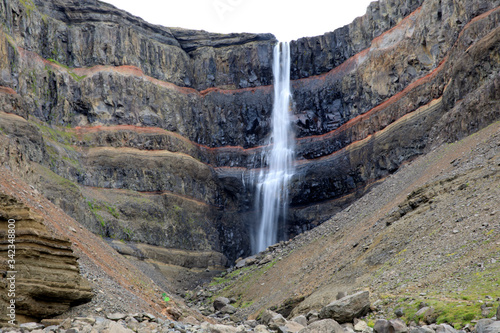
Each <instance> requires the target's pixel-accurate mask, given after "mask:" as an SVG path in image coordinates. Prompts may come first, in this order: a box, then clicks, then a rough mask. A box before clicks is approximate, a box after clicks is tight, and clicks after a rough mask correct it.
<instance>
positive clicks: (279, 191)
mask: <svg viewBox="0 0 500 333" xmlns="http://www.w3.org/2000/svg"><path fill="white" fill-rule="evenodd" d="M273 56H274V58H273V75H274V104H273V114H272V132H271V137H270V139H269V140H270V141H269V144H270V145H269V147H270V148H269V149H267V150H266V151H265V152H264V154H265V156H263V159H262V160H263V161H267V165H268V167H267V168H262V169H261V171H260V173H259V176H258V181H257V188H256V203H257V206H256V207H257V211H258V213H259V215H260V216H259V217H260V218H259V220H258V222H257V225H256V226H255V230H254V233H253V237H252V251H253V252H254V253H257V252H260V251H263V250H265V249H266V248H267V247H268V246H269V245H271V244H274V243H276V242H277V241H278V239H279V235H278V233H279V229H280V226H281V227H283V226H284V222H285V220H286V213H287V208H288V207H287V206H288V181H289V180H290V178H291V176H292V174H293V166H292V164H293V155H294V153H293V146H294V138H293V132H292V130H291V119H290V109H291V107H290V102H291V91H290V45H289V43H288V42H280V43H278V44H277V45H276V46H275V47H274V54H273ZM283 236H284V235H283Z"/></svg>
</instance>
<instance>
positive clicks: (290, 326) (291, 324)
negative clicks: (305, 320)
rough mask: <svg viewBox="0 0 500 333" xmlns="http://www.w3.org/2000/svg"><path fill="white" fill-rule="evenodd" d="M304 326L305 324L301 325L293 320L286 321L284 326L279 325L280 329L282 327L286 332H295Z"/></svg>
mask: <svg viewBox="0 0 500 333" xmlns="http://www.w3.org/2000/svg"><path fill="white" fill-rule="evenodd" d="M305 327H306V325H301V324H299V323H297V322H295V321H287V322H286V324H285V325H284V326H281V327H280V329H284V331H285V332H287V333H297V332H299V331H300V330H302V329H304V328H305Z"/></svg>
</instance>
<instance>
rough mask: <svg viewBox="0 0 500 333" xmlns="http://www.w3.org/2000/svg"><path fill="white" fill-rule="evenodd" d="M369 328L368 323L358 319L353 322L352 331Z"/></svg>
mask: <svg viewBox="0 0 500 333" xmlns="http://www.w3.org/2000/svg"><path fill="white" fill-rule="evenodd" d="M368 328H369V326H368V324H367V323H366V321H364V320H359V321H358V322H357V323H356V324H354V331H356V332H364V331H367V330H368Z"/></svg>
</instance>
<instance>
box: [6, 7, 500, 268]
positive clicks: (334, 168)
mask: <svg viewBox="0 0 500 333" xmlns="http://www.w3.org/2000/svg"><path fill="white" fill-rule="evenodd" d="M499 6H500V0H495V1H485V0H473V1H462V0H460V1H456V0H455V1H451V0H407V1H405V2H403V3H401V2H399V1H398V2H396V1H390V0H381V1H379V2H374V3H372V4H371V5H370V7H369V8H368V10H367V14H366V15H365V16H363V17H361V18H358V19H356V20H355V21H354V22H353V23H352V24H350V25H348V26H345V27H343V28H341V29H338V30H336V31H334V32H332V33H328V34H325V35H323V36H319V37H314V38H303V39H299V40H298V41H294V42H292V45H291V50H292V77H293V83H292V87H293V92H294V116H295V120H294V128H295V131H296V135H297V138H298V139H297V145H296V146H297V160H298V162H297V174H296V176H295V177H294V179H293V180H292V186H291V196H290V200H291V214H290V217H291V220H290V223H289V225H288V226H287V231H288V233H289V234H290V235H293V234H295V233H298V232H301V231H303V230H306V229H309V228H311V227H312V226H314V225H317V224H318V223H321V222H322V221H323V220H325V219H326V218H328V217H329V216H331V215H332V213H334V212H335V211H337V210H338V209H339V207H341V206H343V205H345V204H347V203H348V202H349V201H350V200H351V199H352V197H354V196H356V195H359V194H361V193H363V192H364V191H365V190H366V189H367V188H368V186H369V185H370V184H371V183H373V182H375V181H377V180H378V179H381V178H383V177H384V176H386V175H388V174H389V173H392V172H394V171H395V170H397V169H398V167H399V166H400V165H401V164H402V163H404V162H405V161H408V160H410V159H412V158H413V157H415V156H417V155H420V154H423V153H425V152H426V151H428V150H429V149H430V147H431V146H432V145H436V144H439V143H442V142H446V141H451V140H456V139H459V138H461V137H463V136H465V135H467V134H470V133H472V132H474V131H477V130H478V129H480V128H483V127H485V126H486V125H488V124H489V123H491V122H492V121H494V120H496V119H498V118H499V117H500V111H499V110H500V109H499V108H498V104H499V103H498V99H499V94H500V93H499V91H500V90H499V89H498V85H499V74H498V70H499V66H500V59H499V57H498V54H499V45H500V43H499V41H498V39H499V36H500V31H499V26H500V24H499V20H500V8H499ZM0 11H1V20H2V23H3V24H2V29H1V31H0V71H1V75H0V105H1V106H2V109H1V111H2V112H0V119H2V121H1V122H0V129H1V131H0V135H1V138H2V139H1V141H0V161H1V162H2V163H3V164H5V165H9V166H10V167H11V168H12V169H15V170H17V171H18V173H21V174H23V175H24V177H26V178H28V179H30V181H31V182H33V183H35V184H37V186H38V187H39V188H40V189H41V190H43V192H44V194H45V195H46V196H47V197H48V198H50V199H51V200H52V201H53V202H55V203H57V204H58V205H60V206H61V207H62V208H63V209H64V210H65V211H67V212H68V213H69V214H70V215H72V216H73V217H75V218H76V219H78V220H79V221H81V222H82V223H84V224H85V225H86V226H87V227H88V228H89V229H90V230H92V231H94V232H97V233H101V234H104V235H107V236H110V237H115V238H119V239H124V240H130V241H135V242H144V243H148V244H151V245H159V246H165V247H169V248H177V249H184V250H197V251H206V250H213V251H217V252H222V253H224V254H225V255H227V256H228V257H229V258H230V259H235V258H236V257H238V256H240V255H243V254H245V253H248V250H249V241H248V240H249V237H248V235H247V230H248V225H249V224H251V223H253V220H254V218H255V213H254V212H253V208H254V207H253V203H252V191H253V189H252V186H251V174H252V169H253V168H258V167H260V165H261V153H262V150H263V149H265V145H266V142H267V140H266V139H267V137H268V134H269V128H270V113H271V110H272V99H273V96H272V86H270V84H271V83H272V69H271V67H272V48H273V46H274V44H275V43H276V40H275V39H274V37H273V36H272V35H262V34H260V35H259V34H230V35H221V34H212V33H207V32H200V31H190V30H183V29H177V28H176V29H172V28H165V27H159V26H154V25H151V24H148V23H146V22H144V21H142V20H141V19H139V18H137V17H134V16H132V15H130V14H128V13H125V12H123V11H120V10H118V9H116V8H114V7H112V6H110V5H107V4H104V3H100V2H96V1H90V0H85V1H76V0H74V1H73V0H51V1H42V0H35V1H31V0H25V1H21V0H2V1H0Z"/></svg>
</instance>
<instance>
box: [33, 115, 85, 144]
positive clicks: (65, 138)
mask: <svg viewBox="0 0 500 333" xmlns="http://www.w3.org/2000/svg"><path fill="white" fill-rule="evenodd" d="M30 123H31V124H32V125H35V126H36V127H38V129H39V130H40V131H41V132H42V135H43V136H44V137H45V138H48V139H51V140H52V141H55V142H58V143H60V144H63V145H64V148H66V149H68V150H71V151H75V148H74V147H73V144H74V142H76V141H77V138H76V135H75V134H73V133H72V132H70V131H66V130H65V129H63V128H62V127H57V126H48V125H46V124H45V123H40V122H37V121H31V120H30Z"/></svg>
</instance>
